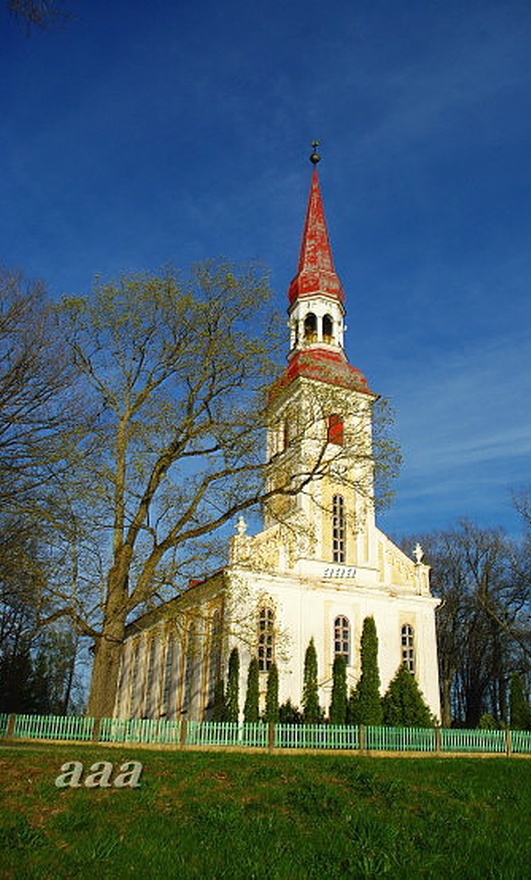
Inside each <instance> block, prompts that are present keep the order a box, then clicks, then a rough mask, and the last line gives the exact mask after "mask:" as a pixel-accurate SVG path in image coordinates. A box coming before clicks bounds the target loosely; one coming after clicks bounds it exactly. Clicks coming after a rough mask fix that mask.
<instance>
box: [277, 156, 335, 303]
mask: <svg viewBox="0 0 531 880" xmlns="http://www.w3.org/2000/svg"><path fill="white" fill-rule="evenodd" d="M317 292H319V293H323V294H325V296H330V297H332V298H333V299H337V300H339V302H341V303H343V302H344V301H345V293H344V291H343V287H342V285H341V281H340V280H339V277H338V276H337V275H336V272H335V269H334V262H333V259H332V249H331V247H330V240H329V238H328V230H327V227H326V219H325V213H324V207H323V199H322V196H321V188H320V186H319V176H318V174H317V168H314V171H313V175H312V185H311V188H310V197H309V200H308V209H307V211H306V222H305V224H304V232H303V234H302V243H301V250H300V254H299V266H298V269H297V274H296V276H295V278H294V279H293V281H292V282H291V284H290V286H289V291H288V297H289V302H290V305H291V304H292V303H294V302H295V300H296V299H298V298H299V297H304V296H311V295H312V294H314V293H317Z"/></svg>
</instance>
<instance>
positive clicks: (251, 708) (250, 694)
mask: <svg viewBox="0 0 531 880" xmlns="http://www.w3.org/2000/svg"><path fill="white" fill-rule="evenodd" d="M259 700H260V693H259V685H258V660H257V659H256V657H253V659H252V660H251V662H250V663H249V671H248V673H247V693H246V695H245V706H244V707H243V720H244V721H245V722H246V723H247V724H253V723H255V722H257V721H259V720H260V712H259V706H258V704H259Z"/></svg>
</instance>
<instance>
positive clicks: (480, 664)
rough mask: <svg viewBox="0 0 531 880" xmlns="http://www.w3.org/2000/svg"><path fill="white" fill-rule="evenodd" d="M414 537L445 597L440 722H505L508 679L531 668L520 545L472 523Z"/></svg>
mask: <svg viewBox="0 0 531 880" xmlns="http://www.w3.org/2000/svg"><path fill="white" fill-rule="evenodd" d="M416 539H418V540H419V541H420V543H421V544H422V546H423V548H424V550H425V553H426V561H427V562H428V563H429V564H430V565H431V566H432V577H431V583H432V588H433V591H434V593H435V594H436V595H438V596H440V597H441V599H442V604H441V606H440V608H439V610H438V613H437V641H438V650H439V666H440V682H441V708H442V721H443V724H444V725H446V726H449V725H450V724H451V723H452V722H461V723H464V724H466V725H467V726H472V727H473V726H475V725H476V724H477V723H478V721H479V718H480V716H481V714H482V713H483V712H489V713H492V714H493V715H494V716H496V717H498V718H499V719H501V720H506V717H507V706H508V683H509V678H510V674H511V672H512V671H513V670H514V669H515V668H520V669H521V668H522V665H527V663H528V659H527V657H526V655H527V643H528V639H529V633H530V632H531V614H530V612H531V590H530V589H529V584H526V582H525V580H524V579H523V578H522V576H521V573H520V570H519V569H520V568H521V563H522V558H523V547H522V545H521V543H519V542H516V541H513V540H511V539H509V537H508V536H507V535H506V534H505V533H504V532H503V531H502V530H501V529H481V528H480V527H479V526H477V525H475V524H474V523H472V522H470V521H468V520H463V521H461V522H459V523H458V524H457V526H456V527H455V528H454V529H452V530H451V531H447V532H435V533H432V534H429V535H422V536H417V537H416ZM408 543H409V544H411V539H408Z"/></svg>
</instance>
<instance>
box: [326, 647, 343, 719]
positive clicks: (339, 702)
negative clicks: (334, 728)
mask: <svg viewBox="0 0 531 880" xmlns="http://www.w3.org/2000/svg"><path fill="white" fill-rule="evenodd" d="M332 675H333V684H332V701H331V703H330V722H331V724H345V721H346V716H347V662H346V660H345V657H344V655H343V654H337V655H336V657H335V658H334V665H333V669H332Z"/></svg>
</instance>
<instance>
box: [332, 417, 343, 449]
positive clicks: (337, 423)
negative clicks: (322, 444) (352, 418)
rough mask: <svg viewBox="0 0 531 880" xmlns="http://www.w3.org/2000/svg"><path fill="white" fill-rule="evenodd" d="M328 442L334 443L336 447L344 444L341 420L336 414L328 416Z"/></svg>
mask: <svg viewBox="0 0 531 880" xmlns="http://www.w3.org/2000/svg"><path fill="white" fill-rule="evenodd" d="M328 442H329V443H335V444H336V445H337V446H343V444H344V442H345V432H344V428H343V419H342V418H341V416H338V415H337V414H336V413H334V414H333V415H331V416H328Z"/></svg>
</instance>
